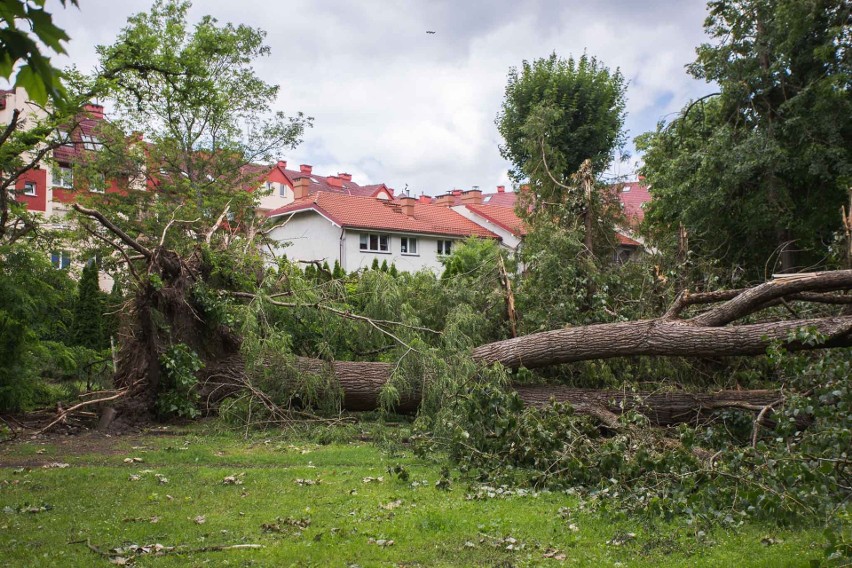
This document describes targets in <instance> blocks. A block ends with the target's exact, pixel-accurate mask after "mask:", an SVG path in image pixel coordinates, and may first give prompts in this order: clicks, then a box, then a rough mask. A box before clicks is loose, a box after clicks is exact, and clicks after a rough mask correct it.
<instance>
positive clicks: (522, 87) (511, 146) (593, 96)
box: [497, 53, 626, 201]
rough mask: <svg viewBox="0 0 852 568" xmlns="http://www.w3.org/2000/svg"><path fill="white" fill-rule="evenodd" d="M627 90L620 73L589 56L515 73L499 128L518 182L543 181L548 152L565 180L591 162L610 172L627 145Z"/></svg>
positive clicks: (552, 60) (540, 62)
mask: <svg viewBox="0 0 852 568" xmlns="http://www.w3.org/2000/svg"><path fill="white" fill-rule="evenodd" d="M625 88H626V87H625V83H624V77H623V76H622V75H621V72H620V71H618V70H616V71H615V72H611V71H610V70H609V69H608V68H607V67H606V66H605V65H603V63H601V62H600V61H598V59H597V58H595V57H589V56H588V55H587V54H585V53H584V54H583V55H582V56H581V57H580V58H579V59H574V58H573V57H569V58H568V59H567V60H565V59H562V58H560V57H558V56H557V55H556V54H555V53H553V54H551V55H550V56H549V57H547V58H544V59H537V60H535V61H533V62H532V63H530V62H528V61H524V62H523V64H522V66H521V69H520V71H519V70H518V69H516V68H512V69H511V70H510V71H509V80H508V84H507V85H506V95H505V98H504V100H503V106H502V110H501V112H500V114H499V116H498V117H497V128H498V130H499V131H500V134H501V135H502V136H503V139H504V140H505V144H504V145H502V146H501V147H500V152H501V154H502V155H503V157H504V158H506V159H507V160H509V161H510V162H511V163H512V165H513V169H512V171H511V173H512V175H513V177H514V178H515V179H516V180H518V181H522V180H524V179H527V178H529V177H531V176H532V175H533V174H534V173H537V175H538V177H543V176H544V172H543V171H541V157H542V154H543V153H544V154H546V155H547V160H548V165H549V168H550V170H551V172H552V173H553V175H554V176H555V177H556V178H557V179H559V180H560V181H562V180H567V179H569V177H570V176H571V174H573V173H574V172H576V171H577V170H578V169H579V168H580V164H581V163H582V162H583V161H584V160H586V159H591V160H592V164H593V167H594V169H595V170H596V171H602V170H604V169H606V168H607V166H608V165H609V163H610V162H611V161H612V158H613V155H614V152H615V150H616V149H618V148H621V147H622V146H623V144H624V133H623V132H622V127H623V125H624V116H625V114H624V106H625V101H624V93H625ZM557 201H558V199H557Z"/></svg>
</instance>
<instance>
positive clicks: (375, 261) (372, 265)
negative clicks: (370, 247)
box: [370, 257, 379, 270]
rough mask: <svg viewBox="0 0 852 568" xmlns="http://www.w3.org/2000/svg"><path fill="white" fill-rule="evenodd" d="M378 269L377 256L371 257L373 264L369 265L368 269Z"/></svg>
mask: <svg viewBox="0 0 852 568" xmlns="http://www.w3.org/2000/svg"><path fill="white" fill-rule="evenodd" d="M378 269H379V258H378V257H373V264H371V265H370V270H378Z"/></svg>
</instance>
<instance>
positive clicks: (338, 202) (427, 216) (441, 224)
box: [267, 191, 500, 239]
mask: <svg viewBox="0 0 852 568" xmlns="http://www.w3.org/2000/svg"><path fill="white" fill-rule="evenodd" d="M309 210H313V211H316V212H317V213H319V214H321V215H324V216H325V217H327V218H329V219H330V220H331V221H333V222H334V223H336V224H337V225H340V226H341V227H351V228H357V229H374V230H377V231H398V232H405V233H418V234H426V235H448V236H453V237H467V236H470V235H476V236H479V237H486V238H494V239H499V238H500V237H498V236H497V235H495V234H494V233H492V232H491V231H489V230H487V229H485V228H484V227H481V226H479V225H477V224H476V223H474V222H473V221H470V220H469V219H465V218H464V217H462V216H461V215H459V214H458V213H456V212H455V211H453V210H452V209H450V208H448V207H440V206H437V205H431V204H424V203H416V204H415V205H414V206H413V214H412V215H411V216H408V215H404V214H403V213H402V209H401V207H400V205H399V203H397V202H394V201H391V202H388V201H383V200H381V199H376V198H374V197H362V196H355V195H346V194H342V193H332V192H326V191H319V192H317V193H316V194H315V195H311V196H309V197H306V198H304V199H299V200H297V201H294V202H293V203H291V204H289V205H286V206H284V207H279V208H278V209H275V210H274V211H270V212H269V213H267V216H269V217H279V216H281V215H286V214H288V213H297V212H301V211H309Z"/></svg>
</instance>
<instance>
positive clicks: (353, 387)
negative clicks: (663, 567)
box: [296, 357, 783, 426]
mask: <svg viewBox="0 0 852 568" xmlns="http://www.w3.org/2000/svg"><path fill="white" fill-rule="evenodd" d="M296 366H297V368H298V369H299V370H300V371H301V372H303V373H311V374H315V375H318V374H323V373H330V372H331V373H333V375H334V377H335V379H336V380H337V382H338V383H339V385H340V389H341V391H342V392H343V409H344V410H350V411H369V410H376V409H378V408H379V392H380V391H381V389H382V387H383V386H384V385H385V383H386V382H387V381H388V379H389V378H390V373H391V369H392V366H391V365H390V364H389V363H353V362H348V361H335V362H333V363H332V362H325V361H320V360H318V359H309V358H307V357H299V358H297V361H296ZM511 390H514V391H516V392H517V393H518V396H519V397H520V399H521V400H522V401H523V402H524V404H527V405H530V406H536V407H541V406H545V405H547V404H549V403H550V401H551V400H555V401H557V402H563V403H569V404H571V405H572V406H573V407H574V409H575V410H576V411H577V412H579V413H581V414H590V415H593V416H595V417H597V418H599V419H600V420H601V421H602V422H603V423H605V424H607V425H610V426H613V425H614V422H615V420H616V419H617V416H618V415H620V414H621V413H622V412H625V411H627V410H636V411H638V412H641V413H642V414H644V415H645V416H647V417H648V419H649V420H650V421H651V423H652V424H657V425H661V426H667V425H671V424H679V423H682V422H694V421H696V420H702V419H705V418H707V417H708V416H709V415H710V414H711V413H712V412H713V411H715V410H719V409H722V408H742V409H746V410H751V411H755V412H757V411H760V410H761V409H763V408H764V407H766V406H770V405H774V404H778V403H779V402H781V401H783V395H781V394H780V393H779V392H777V391H768V390H746V391H719V392H716V393H710V394H704V393H701V394H697V393H687V392H682V391H681V392H641V391H640V392H628V391H618V390H599V389H574V388H568V387H564V386H558V385H543V386H529V385H512V386H511ZM419 404H420V393H417V392H408V393H403V394H402V396H401V399H400V401H399V404H398V405H397V406H396V408H395V410H396V411H397V412H400V413H411V412H414V411H416V410H417V406H418V405H419Z"/></svg>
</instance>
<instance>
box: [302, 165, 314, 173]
mask: <svg viewBox="0 0 852 568" xmlns="http://www.w3.org/2000/svg"><path fill="white" fill-rule="evenodd" d="M299 171H300V172H302V173H303V174H308V175H311V172H312V171H314V167H313V166H312V165H310V164H299Z"/></svg>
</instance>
